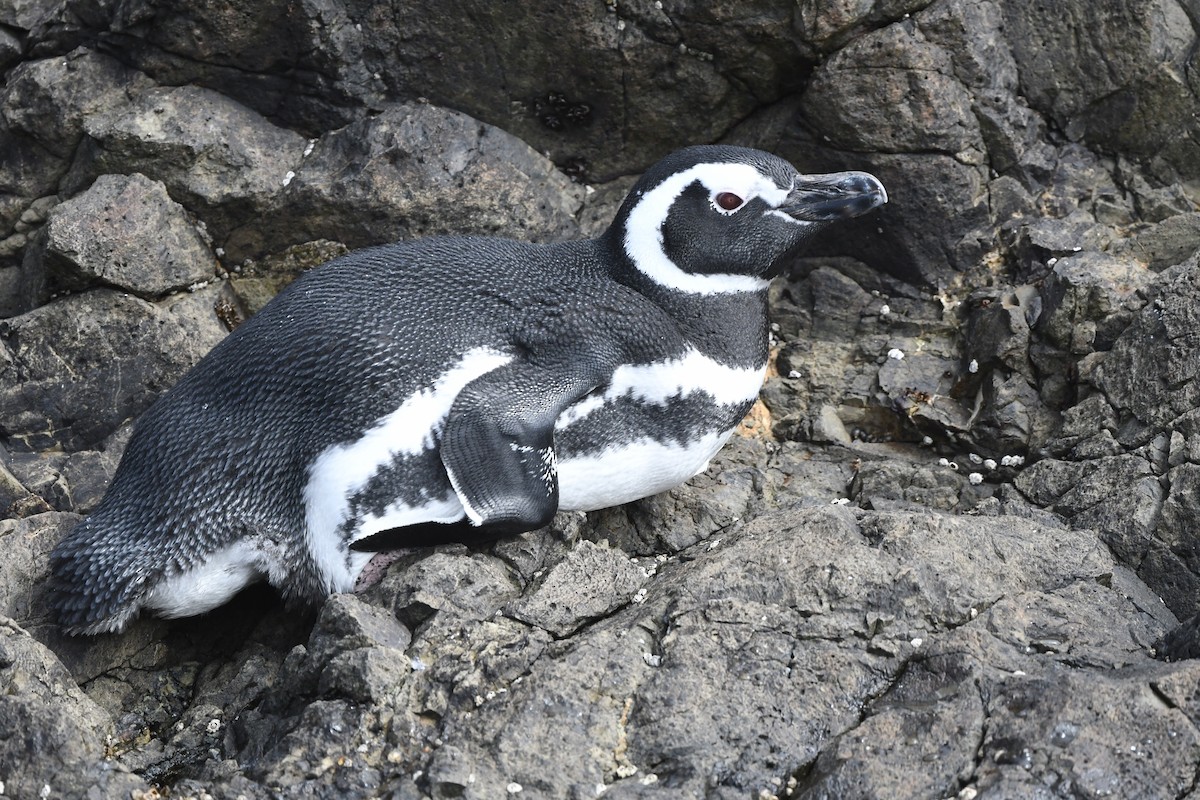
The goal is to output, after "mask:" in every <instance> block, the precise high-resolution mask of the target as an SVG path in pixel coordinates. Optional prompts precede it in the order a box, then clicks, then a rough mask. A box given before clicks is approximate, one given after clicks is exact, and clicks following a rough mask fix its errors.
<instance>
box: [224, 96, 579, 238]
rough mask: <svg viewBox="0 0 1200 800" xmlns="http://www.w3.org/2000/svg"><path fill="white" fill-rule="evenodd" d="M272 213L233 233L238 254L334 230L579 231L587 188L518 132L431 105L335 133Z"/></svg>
mask: <svg viewBox="0 0 1200 800" xmlns="http://www.w3.org/2000/svg"><path fill="white" fill-rule="evenodd" d="M283 183H284V186H286V187H287V188H286V191H285V192H282V193H281V196H280V197H279V199H278V201H277V202H276V203H275V204H274V205H273V208H272V209H271V214H270V218H269V219H268V220H261V219H260V220H254V221H253V223H252V224H250V225H245V226H242V227H241V228H240V229H239V230H237V231H235V232H234V233H233V235H232V236H231V237H230V240H229V241H227V242H226V244H225V247H226V249H227V250H228V252H229V254H230V256H231V257H233V258H238V257H239V256H241V255H257V254H259V253H262V252H273V251H277V250H280V249H282V248H283V247H285V246H287V245H288V244H292V243H297V242H304V241H309V240H313V239H330V240H334V241H338V242H343V243H345V244H347V245H349V246H351V247H362V246H366V245H370V244H378V243H380V242H386V241H393V240H396V239H406V238H411V237H413V236H424V235H435V234H448V233H460V234H494V233H496V232H498V231H500V230H506V231H507V232H508V233H509V234H510V235H514V236H520V237H521V238H524V239H532V240H543V241H545V240H557V239H562V238H570V237H573V236H575V235H576V231H577V226H576V224H575V222H574V220H573V218H572V217H573V215H574V212H575V210H576V209H577V208H578V205H579V203H580V201H581V198H582V194H583V190H582V189H581V188H580V187H578V186H573V185H572V184H571V183H570V181H568V180H567V179H566V178H565V177H564V176H563V175H562V174H561V173H559V172H557V171H556V170H555V169H554V167H553V165H552V164H551V163H550V162H549V161H547V160H546V159H545V158H544V157H542V156H540V155H538V154H537V153H535V152H534V151H533V150H532V149H530V147H529V146H528V145H526V144H524V143H522V142H520V141H519V140H517V139H516V138H514V137H512V136H511V135H509V134H506V133H504V132H503V131H500V130H498V129H496V128H493V127H491V126H489V125H482V124H480V123H479V122H478V121H476V120H472V119H471V118H469V117H466V116H464V115H462V114H457V113H454V112H452V111H446V110H445V109H440V108H436V107H434V106H429V105H420V104H417V105H403V106H396V107H393V108H389V109H388V110H387V111H385V112H383V113H381V114H379V115H378V116H376V117H372V118H371V119H370V120H366V121H363V122H359V123H355V124H353V125H350V126H348V127H346V128H343V129H341V130H339V131H336V132H333V133H331V134H329V135H328V136H326V137H324V138H322V139H321V140H320V141H317V142H315V143H313V144H312V145H311V148H310V150H306V151H305V157H304V161H303V164H302V165H297V166H296V171H295V172H294V173H293V172H289V173H288V174H287V175H286V176H285V178H284V182H283Z"/></svg>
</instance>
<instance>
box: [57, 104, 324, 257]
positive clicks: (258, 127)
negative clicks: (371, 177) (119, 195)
mask: <svg viewBox="0 0 1200 800" xmlns="http://www.w3.org/2000/svg"><path fill="white" fill-rule="evenodd" d="M83 127H84V131H85V132H86V133H87V135H88V137H89V138H88V140H87V141H86V143H85V146H84V147H83V149H82V151H81V155H80V157H79V158H77V159H76V162H75V164H74V165H73V167H72V172H71V175H70V176H68V179H67V184H68V191H69V192H74V191H78V190H79V189H81V188H83V187H84V186H86V185H88V184H90V183H91V182H92V180H94V178H95V177H96V176H98V175H102V174H105V173H130V172H141V173H143V174H145V175H146V176H148V177H149V178H151V179H152V180H156V181H160V182H162V183H164V184H166V186H167V189H168V191H169V192H170V193H171V197H172V198H174V199H175V200H177V201H179V202H180V203H182V204H183V205H184V206H185V207H186V208H187V209H188V210H189V211H191V212H192V213H194V214H196V215H197V216H199V217H200V218H201V219H202V220H203V221H204V222H205V223H207V225H208V227H209V230H210V231H211V233H212V235H213V237H214V239H215V240H216V241H217V242H218V243H220V242H222V241H223V240H224V238H225V236H227V235H228V232H229V231H230V230H231V229H233V228H234V227H237V226H238V225H241V224H243V223H244V221H245V220H246V219H247V218H248V217H253V216H255V215H259V214H262V213H263V212H264V211H265V210H266V209H267V208H268V206H269V205H270V203H271V201H272V199H273V198H274V197H275V195H276V194H278V193H279V192H281V191H282V190H283V188H284V187H285V186H286V185H287V183H288V181H289V178H288V173H289V172H293V171H294V170H295V169H297V168H298V166H299V164H300V161H301V158H302V157H303V154H304V149H305V147H306V146H307V143H306V142H305V140H304V138H303V137H302V136H300V135H299V134H297V133H294V132H292V131H289V130H286V129H284V128H279V127H276V126H274V125H272V124H271V123H270V122H268V121H267V120H266V119H265V118H264V117H262V116H260V115H259V114H257V113H255V112H254V111H251V110H250V109H248V108H246V107H245V106H242V105H240V104H238V103H236V102H234V101H233V100H231V99H229V98H228V97H226V96H225V95H222V94H218V93H217V92H214V91H211V90H209V89H201V88H199V87H195V86H180V87H172V88H167V87H160V88H155V89H149V90H147V91H144V92H142V93H140V94H139V95H137V96H136V97H134V98H133V99H132V100H130V102H128V103H123V104H120V105H117V106H115V107H113V108H110V109H107V110H106V111H104V112H102V113H97V114H93V115H90V116H88V117H86V118H85V119H84V123H83Z"/></svg>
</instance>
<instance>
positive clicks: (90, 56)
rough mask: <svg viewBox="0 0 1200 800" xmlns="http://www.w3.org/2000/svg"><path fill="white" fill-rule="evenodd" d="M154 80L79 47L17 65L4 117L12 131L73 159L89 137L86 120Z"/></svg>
mask: <svg viewBox="0 0 1200 800" xmlns="http://www.w3.org/2000/svg"><path fill="white" fill-rule="evenodd" d="M153 85H154V84H153V82H152V81H151V80H150V79H149V78H148V77H146V76H145V75H143V74H141V73H139V72H137V71H136V70H132V69H129V68H128V67H126V66H123V65H122V64H121V63H120V62H118V61H116V60H115V59H113V58H111V57H109V56H106V55H102V54H100V53H97V52H93V51H92V50H89V49H87V48H78V49H76V50H73V51H72V52H70V53H68V54H67V55H66V56H65V57H64V56H56V57H54V58H45V59H41V60H37V61H26V62H25V63H23V64H21V65H20V66H18V67H17V68H15V69H14V70H13V71H12V73H11V75H10V76H9V78H8V83H7V86H6V87H5V90H4V95H3V98H4V101H3V109H4V111H3V117H4V120H5V121H6V122H7V123H8V125H9V128H10V129H11V130H13V131H18V132H20V133H22V134H24V135H26V136H29V137H30V138H32V139H34V140H35V141H37V142H38V143H39V144H41V145H42V146H43V147H45V148H46V149H47V150H49V151H50V152H51V153H53V154H54V155H55V156H57V157H59V158H65V159H69V158H71V157H72V156H73V155H74V152H75V148H76V147H77V146H78V145H79V142H80V140H81V139H82V138H83V121H84V119H86V118H88V117H90V116H92V115H94V114H97V113H100V112H104V111H108V110H110V109H112V108H113V107H117V106H125V105H127V104H128V103H130V102H131V101H132V100H133V99H134V98H135V97H137V95H138V94H140V93H141V92H143V91H146V90H147V89H149V88H150V87H151V86H153ZM47 119H54V120H55V121H56V124H54V125H47V124H46V120H47Z"/></svg>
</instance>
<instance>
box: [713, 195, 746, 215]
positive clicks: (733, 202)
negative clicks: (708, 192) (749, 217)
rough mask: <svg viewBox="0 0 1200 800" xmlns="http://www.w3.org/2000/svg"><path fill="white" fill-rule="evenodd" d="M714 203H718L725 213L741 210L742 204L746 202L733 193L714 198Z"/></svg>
mask: <svg viewBox="0 0 1200 800" xmlns="http://www.w3.org/2000/svg"><path fill="white" fill-rule="evenodd" d="M713 201H714V202H716V204H717V206H718V207H720V208H722V209H724V210H725V211H736V210H737V209H739V208H741V206H742V203H744V202H746V201H745V200H743V199H742V198H740V197H738V196H737V195H736V194H734V193H733V192H721V193H720V194H718V195H717V196H716V197H714V198H713Z"/></svg>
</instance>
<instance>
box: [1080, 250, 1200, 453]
mask: <svg viewBox="0 0 1200 800" xmlns="http://www.w3.org/2000/svg"><path fill="white" fill-rule="evenodd" d="M1198 302H1200V264H1197V263H1196V261H1195V260H1193V261H1192V262H1191V263H1189V264H1184V265H1181V266H1180V267H1178V268H1176V269H1174V270H1171V271H1169V272H1167V273H1165V274H1164V276H1163V279H1162V280H1160V281H1158V283H1157V284H1156V286H1155V292H1154V295H1153V297H1152V298H1151V300H1150V302H1149V303H1147V305H1146V306H1145V308H1143V309H1142V311H1141V313H1139V314H1138V315H1137V317H1136V318H1135V319H1134V320H1133V322H1132V324H1131V325H1130V326H1129V327H1128V329H1126V330H1125V331H1124V333H1122V335H1121V336H1120V337H1119V338H1118V339H1117V341H1116V342H1115V343H1114V344H1113V346H1112V350H1111V351H1110V352H1109V354H1108V355H1107V357H1106V358H1105V359H1104V361H1103V362H1102V363H1101V364H1100V367H1099V368H1098V369H1097V372H1096V382H1097V385H1098V386H1099V388H1100V389H1101V391H1103V392H1104V394H1105V396H1106V397H1107V398H1108V400H1109V402H1110V403H1111V404H1112V405H1113V407H1114V408H1116V409H1118V410H1119V411H1121V412H1124V413H1123V415H1122V416H1123V420H1122V422H1123V424H1124V428H1125V429H1126V430H1128V431H1129V433H1127V434H1124V435H1122V436H1119V437H1118V438H1120V439H1122V440H1123V441H1124V442H1127V443H1128V444H1134V445H1137V444H1142V443H1144V442H1145V441H1147V440H1148V439H1149V438H1150V437H1151V436H1152V435H1153V433H1154V432H1156V431H1161V430H1163V429H1164V428H1165V427H1166V426H1167V425H1168V424H1169V423H1170V422H1171V421H1172V420H1174V419H1175V418H1176V417H1179V416H1181V415H1183V414H1186V413H1187V412H1189V411H1191V410H1193V409H1195V408H1198V407H1200V380H1197V377H1200V359H1198V358H1197V346H1196V343H1195V339H1196V337H1195V331H1196V330H1197V329H1200V307H1198V306H1197V303H1198ZM1128 418H1131V419H1128Z"/></svg>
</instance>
